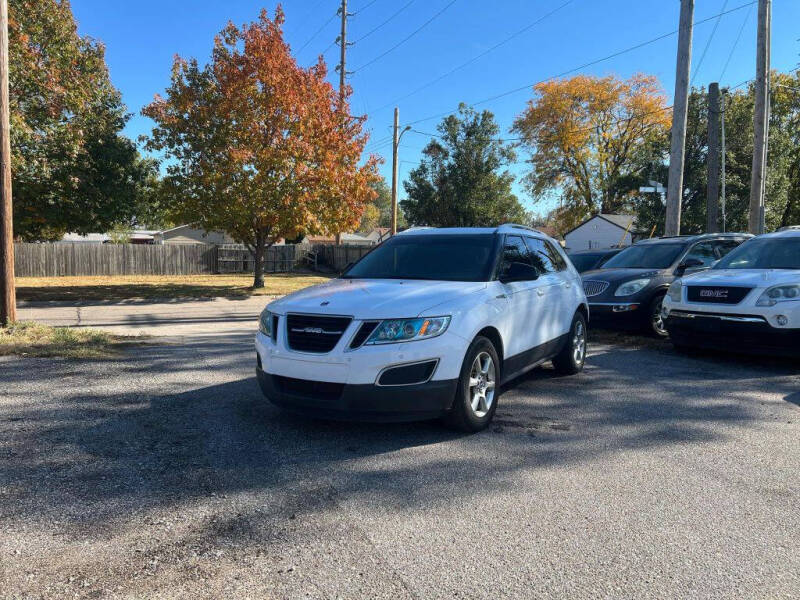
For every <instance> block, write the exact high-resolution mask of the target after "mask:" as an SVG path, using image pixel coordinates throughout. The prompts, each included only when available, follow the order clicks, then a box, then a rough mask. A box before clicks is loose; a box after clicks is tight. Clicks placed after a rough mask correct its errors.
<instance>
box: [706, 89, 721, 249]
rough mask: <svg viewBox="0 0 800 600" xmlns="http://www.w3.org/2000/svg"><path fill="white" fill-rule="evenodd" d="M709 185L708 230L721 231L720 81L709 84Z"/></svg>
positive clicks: (707, 195)
mask: <svg viewBox="0 0 800 600" xmlns="http://www.w3.org/2000/svg"><path fill="white" fill-rule="evenodd" d="M706 168H707V172H708V187H707V188H706V231H707V232H708V233H716V232H718V231H719V224H718V222H719V83H711V84H709V86H708V158H707V165H706Z"/></svg>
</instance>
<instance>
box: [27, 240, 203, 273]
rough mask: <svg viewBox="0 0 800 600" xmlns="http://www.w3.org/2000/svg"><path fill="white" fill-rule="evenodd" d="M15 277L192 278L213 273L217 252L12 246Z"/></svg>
mask: <svg viewBox="0 0 800 600" xmlns="http://www.w3.org/2000/svg"><path fill="white" fill-rule="evenodd" d="M14 268H15V270H16V274H17V276H18V277H59V276H63V275H82V276H91V275H193V274H196V273H214V272H215V271H216V268H217V249H216V248H215V247H214V246H209V245H207V244H166V245H163V246H161V245H139V244H87V243H68V242H67V243H64V242H59V243H55V244H24V243H18V244H14Z"/></svg>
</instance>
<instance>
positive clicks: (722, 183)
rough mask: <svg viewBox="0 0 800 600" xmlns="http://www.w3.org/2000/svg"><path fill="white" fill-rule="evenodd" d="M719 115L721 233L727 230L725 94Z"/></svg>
mask: <svg viewBox="0 0 800 600" xmlns="http://www.w3.org/2000/svg"><path fill="white" fill-rule="evenodd" d="M719 116H720V119H719V120H720V139H721V145H722V151H721V152H720V156H719V159H720V160H719V162H720V170H721V173H720V177H719V179H720V181H719V186H720V190H719V195H720V198H719V201H720V208H721V209H722V233H725V232H726V231H727V223H726V218H727V215H726V214H725V152H726V147H725V94H722V95H721V96H720V102H719Z"/></svg>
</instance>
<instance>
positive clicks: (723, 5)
mask: <svg viewBox="0 0 800 600" xmlns="http://www.w3.org/2000/svg"><path fill="white" fill-rule="evenodd" d="M728 1H729V0H725V2H723V3H722V10H721V11H720V13H719V16H718V17H717V21H716V23H714V29H712V30H711V35H710V36H708V40H706V46H705V48H703V53H702V54H701V55H700V60H699V61H697V66H696V67H695V68H694V73H692V80H691V81H690V82H689V87H691V86H692V84H694V80H695V78H696V77H697V74H698V73H699V72H700V67H701V66H703V61H704V60H705V58H706V53H708V49H709V47H710V46H711V41H712V40H713V39H714V34H715V33H717V27H719V22H720V21H721V20H722V13H724V12H725V8H726V7H727V6H728Z"/></svg>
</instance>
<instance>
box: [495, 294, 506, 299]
mask: <svg viewBox="0 0 800 600" xmlns="http://www.w3.org/2000/svg"><path fill="white" fill-rule="evenodd" d="M495 298H508V296H506V295H505V294H497V296H495Z"/></svg>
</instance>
